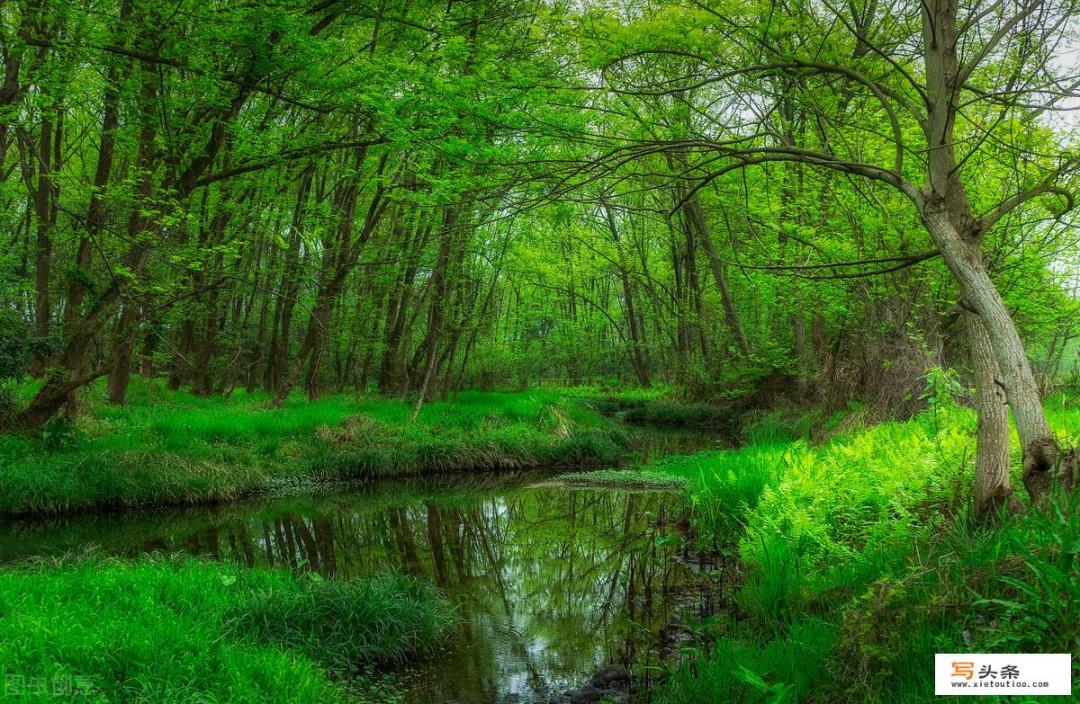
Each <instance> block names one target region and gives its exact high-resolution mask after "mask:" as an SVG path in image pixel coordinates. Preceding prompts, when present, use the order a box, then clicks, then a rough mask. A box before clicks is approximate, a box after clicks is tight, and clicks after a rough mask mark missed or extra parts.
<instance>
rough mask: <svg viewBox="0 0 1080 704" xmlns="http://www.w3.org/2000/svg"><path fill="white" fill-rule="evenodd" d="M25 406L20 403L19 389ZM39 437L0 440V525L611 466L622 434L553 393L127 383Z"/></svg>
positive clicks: (98, 391) (98, 395) (623, 441)
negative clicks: (398, 482) (320, 489)
mask: <svg viewBox="0 0 1080 704" xmlns="http://www.w3.org/2000/svg"><path fill="white" fill-rule="evenodd" d="M24 391H25V392H26V393H28V392H29V390H24ZM82 402H83V404H84V411H83V413H82V414H81V415H80V416H79V418H77V419H76V420H75V421H73V422H68V421H66V420H63V419H58V420H56V421H54V422H52V423H50V425H49V426H47V427H46V428H45V430H44V432H43V433H41V434H40V436H30V435H18V434H7V435H0V513H8V514H30V513H41V514H47V513H59V512H64V511H73V510H88V509H102V508H121V507H134V506H164V505H186V504H200V503H213V502H219V501H227V500H231V499H236V498H239V497H242V496H245V495H251V494H257V493H262V492H268V491H276V490H289V489H292V490H303V488H304V487H305V486H307V485H310V484H311V483H312V482H319V481H341V480H356V479H370V478H373V477H383V476H402V475H409V474H424V473H430V472H442V471H464V470H469V471H473V470H478V471H495V470H504V469H519V468H526V467H537V466H565V467H568V468H581V467H589V466H596V465H603V464H611V463H614V462H616V461H617V460H618V459H619V457H620V456H621V455H622V453H623V452H624V451H625V449H626V447H627V445H628V443H629V436H630V433H629V432H628V431H627V430H626V429H625V428H623V427H620V426H619V424H617V423H615V422H612V421H608V420H605V419H604V418H602V417H601V416H600V415H599V414H598V413H596V412H594V411H592V410H589V409H586V408H584V407H583V406H582V405H581V404H580V403H578V402H575V401H574V400H572V399H571V398H570V397H568V396H566V395H564V394H562V393H560V392H557V391H536V392H522V393H478V392H466V393H462V394H461V395H460V397H459V398H458V400H457V401H454V402H434V403H429V404H425V405H424V406H423V408H421V410H420V413H419V415H418V416H417V418H416V421H415V422H413V421H411V419H410V416H411V413H412V407H411V405H410V404H408V403H405V402H403V401H398V400H391V399H381V398H372V399H356V398H353V397H348V396H329V397H326V398H324V399H321V400H319V401H316V402H314V403H309V402H307V401H306V399H301V398H298V397H297V398H294V399H290V400H288V401H286V403H285V405H284V406H283V407H282V408H278V409H275V408H271V407H270V406H269V397H268V396H267V395H265V394H251V395H248V394H245V393H243V392H237V393H236V394H234V395H233V396H231V397H230V398H227V399H226V398H221V397H211V398H201V397H197V396H193V395H191V394H188V393H186V392H180V391H169V390H168V389H166V388H165V386H164V384H163V382H159V381H146V380H142V379H137V380H135V381H134V382H133V384H132V388H131V391H130V392H129V403H128V405H127V406H124V407H113V406H109V405H107V404H106V403H105V402H104V399H103V388H102V385H100V384H99V385H96V386H94V387H91V388H89V389H88V390H87V391H86V392H85V393H84V394H83V396H82Z"/></svg>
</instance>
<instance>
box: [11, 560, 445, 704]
mask: <svg viewBox="0 0 1080 704" xmlns="http://www.w3.org/2000/svg"><path fill="white" fill-rule="evenodd" d="M0 614H3V617H4V628H2V629H0V662H3V663H4V668H3V671H2V672H0V680H2V681H0V692H3V693H4V694H5V695H7V696H12V697H14V698H16V699H19V700H20V701H37V700H48V699H50V697H61V698H67V699H69V700H79V701H144V702H188V701H229V702H266V701H279V702H280V701H311V702H316V701H317V702H344V701H350V702H365V701H388V700H389V697H388V696H387V694H388V692H387V688H388V687H392V685H387V684H385V683H382V682H380V681H379V677H378V676H377V675H376V674H375V672H374V671H373V670H371V668H373V667H376V666H378V665H388V664H392V663H400V662H402V661H404V660H405V659H407V658H411V657H414V656H417V655H423V654H426V653H430V652H431V651H432V649H433V648H434V647H435V646H436V645H437V644H438V643H439V642H440V640H441V639H442V637H443V636H444V635H445V634H446V632H447V631H448V630H449V628H450V627H451V626H452V625H453V624H454V623H455V619H456V615H455V613H454V611H453V609H452V608H451V607H450V605H449V603H448V602H447V601H446V600H445V599H444V598H443V597H441V596H439V595H438V594H437V593H436V592H435V590H434V589H433V588H430V587H428V586H425V585H423V584H421V583H419V582H416V581H414V580H411V579H408V578H406V577H400V576H390V575H387V576H380V577H373V578H369V579H363V580H353V581H329V580H322V579H319V578H318V577H317V575H315V576H304V575H298V574H294V573H290V572H285V571H280V570H270V569H246V568H242V567H238V566H235V565H230V564H227V563H209V562H202V561H198V560H195V559H191V558H166V557H163V556H153V557H150V558H143V559H140V560H136V561H126V560H112V559H106V558H100V557H91V558H83V559H76V558H65V559H62V560H59V561H39V562H34V563H29V564H17V565H14V566H7V567H4V568H3V569H0ZM369 694H370V695H372V696H370V697H369V696H368V695H369ZM375 695H377V696H375Z"/></svg>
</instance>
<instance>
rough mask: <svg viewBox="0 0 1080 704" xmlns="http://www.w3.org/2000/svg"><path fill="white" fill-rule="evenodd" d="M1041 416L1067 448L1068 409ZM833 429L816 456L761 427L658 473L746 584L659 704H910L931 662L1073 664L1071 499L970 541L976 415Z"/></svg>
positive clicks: (1076, 557)
mask: <svg viewBox="0 0 1080 704" xmlns="http://www.w3.org/2000/svg"><path fill="white" fill-rule="evenodd" d="M1046 407H1047V411H1048V413H1049V418H1050V422H1051V425H1052V427H1053V428H1054V429H1055V431H1056V432H1058V434H1059V435H1060V437H1061V438H1062V440H1063V441H1064V442H1065V443H1066V445H1067V446H1071V445H1073V444H1075V441H1076V438H1077V435H1078V434H1080V406H1078V404H1077V401H1076V400H1075V398H1073V397H1069V396H1055V397H1053V398H1050V399H1048V400H1047V402H1046ZM829 424H830V426H831V430H830V431H829V432H828V433H827V434H828V435H830V436H831V439H829V440H828V441H826V442H824V443H823V444H820V445H813V444H810V443H808V442H807V441H806V440H793V441H792V440H785V439H784V438H785V437H786V436H787V434H788V431H787V430H785V429H781V430H780V431H779V432H772V433H771V432H768V431H767V428H766V427H765V425H764V424H763V423H759V428H758V433H759V435H758V437H759V438H760V440H759V442H758V443H756V444H752V445H749V446H746V447H743V448H740V449H737V450H732V451H726V452H708V453H700V454H698V455H695V456H692V457H687V458H671V459H668V460H665V461H662V462H660V463H658V464H657V465H654V468H655V469H657V470H658V471H664V472H668V473H672V474H678V475H681V476H685V477H687V478H688V479H690V480H691V482H692V489H691V494H692V500H693V506H694V522H695V524H696V525H697V526H698V528H699V529H700V530H701V532H702V534H703V539H705V540H711V541H712V542H713V543H714V544H717V545H728V546H731V549H735V550H737V551H738V554H739V557H740V558H741V565H742V569H743V580H742V583H741V585H740V586H739V587H738V589H737V591H736V593H735V594H734V600H735V602H736V605H737V614H738V615H739V618H737V619H732V618H729V619H717V620H716V621H714V622H713V623H711V624H710V625H709V626H708V627H707V629H706V631H707V635H708V637H707V638H706V640H705V641H704V642H703V644H702V645H701V650H700V651H699V654H698V656H697V657H695V658H692V659H690V660H689V661H687V662H686V663H684V665H683V666H681V667H680V668H678V669H677V670H675V671H674V672H673V673H671V677H670V678H669V679H668V685H667V688H666V690H665V692H664V693H663V696H662V701H664V702H669V703H671V704H676V703H677V704H696V703H698V702H702V703H704V702H772V703H777V702H795V701H851V700H852V699H851V697H850V693H851V692H860V694H859V695H858V696H857V698H856V699H854V700H855V701H866V702H882V703H892V702H895V703H897V704H915V703H917V702H920V703H921V702H925V701H928V700H929V699H930V698H931V694H932V690H933V687H932V677H933V668H932V664H929V663H932V657H931V656H932V654H933V653H935V652H1073V653H1080V629H1077V628H1076V623H1077V622H1078V620H1080V554H1078V553H1080V497H1075V496H1074V497H1072V498H1067V497H1059V498H1058V500H1057V502H1056V503H1055V504H1054V505H1053V507H1052V510H1050V511H1048V512H1046V513H1041V512H1029V513H1027V514H1025V515H1022V516H1015V517H1012V518H1009V519H1008V520H1005V521H1003V522H1002V523H1001V524H999V525H997V526H990V527H987V526H982V525H979V524H976V523H974V522H973V521H972V520H971V519H970V517H969V513H970V511H969V501H970V489H971V482H972V471H973V467H972V465H973V456H974V439H973V438H974V424H975V418H974V414H973V413H972V412H971V411H969V410H967V409H962V408H958V407H955V406H952V405H945V406H942V407H939V408H938V409H937V410H936V411H927V412H926V413H923V414H921V415H919V416H917V417H915V418H912V419H910V420H908V421H905V422H890V423H882V424H879V425H874V426H870V427H858V423H857V422H836V421H835V419H833V420H831V421H830V423H829ZM1016 445H1017V443H1016V442H1015V437H1014V449H1015V447H1016ZM1015 459H1016V463H1015V465H1016V466H1015V472H1016V476H1014V483H1015V484H1016V486H1017V487H1020V491H1021V493H1022V484H1021V483H1020V477H1019V457H1018V456H1016V457H1015ZM1074 679H1076V677H1075V671H1074ZM1077 686H1078V684H1074V688H1075V687H1077ZM1012 700H1013V701H1020V698H1015V697H1014V698H1012Z"/></svg>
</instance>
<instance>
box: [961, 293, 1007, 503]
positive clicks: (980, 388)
mask: <svg viewBox="0 0 1080 704" xmlns="http://www.w3.org/2000/svg"><path fill="white" fill-rule="evenodd" d="M963 316H964V328H965V331H966V333H967V339H968V347H969V351H970V354H971V367H972V371H973V372H974V382H975V411H976V413H978V430H977V431H976V441H975V448H976V449H975V515H976V517H978V518H980V519H987V518H992V517H993V516H994V515H995V514H996V513H997V512H998V511H1000V510H1001V509H1002V508H1003V507H1004V506H1005V505H1006V504H1007V503H1008V502H1009V499H1010V498H1012V495H1013V490H1012V487H1010V486H1009V414H1008V411H1007V410H1006V409H1007V407H1006V405H1005V404H1006V400H1005V392H1004V390H1003V389H1002V388H1001V386H1000V384H999V382H1000V377H1001V372H1000V370H999V369H998V363H997V358H995V357H994V348H993V347H992V346H991V344H990V336H989V335H988V334H987V333H986V328H985V327H983V324H982V321H981V320H980V319H979V316H978V315H976V314H975V313H973V312H971V311H967V312H965V313H964V314H963Z"/></svg>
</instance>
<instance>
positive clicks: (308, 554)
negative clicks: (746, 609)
mask: <svg viewBox="0 0 1080 704" xmlns="http://www.w3.org/2000/svg"><path fill="white" fill-rule="evenodd" d="M447 481H449V480H443V484H444V485H443V486H438V487H435V486H420V487H416V486H412V487H406V488H404V489H403V488H400V487H390V488H387V487H383V488H382V489H377V490H371V491H352V492H348V493H340V494H332V495H327V496H321V497H306V498H303V499H281V500H276V501H268V502H259V503H248V504H240V505H233V506H229V507H223V508H218V509H203V510H188V511H183V512H176V513H175V514H172V515H169V516H166V517H161V516H160V515H159V516H155V517H149V516H145V515H144V516H141V517H140V516H138V515H136V516H130V515H126V516H116V517H111V518H110V517H101V516H99V517H87V518H85V519H71V520H67V521H61V522H52V523H48V524H41V523H37V524H34V523H24V524H21V525H20V526H16V527H13V528H12V529H10V530H11V532H14V533H16V534H17V536H16V535H11V536H9V537H11V538H12V539H13V540H8V541H5V542H6V543H7V544H8V545H11V544H20V545H36V546H37V548H36V550H37V552H38V553H44V552H49V551H51V550H55V549H71V548H77V547H80V546H83V545H86V544H90V543H96V544H98V545H100V546H101V547H102V548H103V549H105V550H106V551H110V552H116V553H127V554H131V553H138V552H144V551H150V550H163V551H170V552H175V551H183V552H191V553H196V554H201V555H208V556H212V557H214V558H216V559H223V560H235V561H238V562H242V563H244V564H248V565H269V566H284V567H288V568H290V569H296V570H310V571H315V572H318V573H320V574H322V575H323V576H325V577H328V578H338V579H348V578H351V577H355V576H361V575H366V574H371V573H374V572H381V571H387V570H391V571H401V572H405V573H407V574H410V575H414V576H416V577H417V578H420V579H426V580H430V581H432V582H434V583H435V584H437V585H438V586H439V587H440V588H442V589H443V590H444V591H445V592H446V594H447V595H448V596H449V597H450V598H451V599H452V600H453V601H454V602H455V603H457V604H458V605H459V609H460V612H461V615H462V624H461V626H460V628H459V629H458V631H457V633H456V634H455V635H454V636H453V637H452V638H451V639H450V641H449V642H448V643H447V645H446V647H445V648H444V649H443V651H442V652H440V653H439V654H437V655H436V656H435V657H434V658H432V659H431V661H429V662H427V663H423V664H421V665H420V666H419V667H418V668H416V669H415V670H414V671H412V672H409V673H404V676H405V677H406V678H407V680H408V682H409V683H410V684H409V687H410V693H409V696H408V701H410V702H417V703H418V704H423V703H425V702H434V703H438V704H441V703H442V702H444V701H447V700H456V701H458V702H462V703H464V702H468V703H470V704H472V703H476V704H479V703H481V702H497V701H500V699H503V698H506V697H512V696H513V695H520V697H521V698H522V699H523V700H524V701H529V700H531V699H533V698H534V697H536V696H538V695H542V694H543V693H544V692H547V691H560V690H562V689H566V688H568V687H571V686H576V685H577V684H580V683H581V681H582V680H583V679H587V678H588V677H589V675H590V674H591V673H592V672H593V671H594V670H595V669H596V668H597V667H598V666H600V665H602V664H604V663H607V662H618V663H623V664H626V665H630V666H632V667H633V668H634V669H636V671H637V672H638V673H641V672H642V671H643V670H645V669H647V667H648V666H649V665H654V664H656V663H655V660H656V657H657V647H658V644H659V643H660V641H661V640H663V638H664V637H670V634H671V633H672V632H673V630H674V629H673V628H672V624H676V625H677V624H683V623H697V622H699V621H700V620H701V618H703V617H704V616H705V615H708V614H709V613H710V612H711V611H712V610H713V609H714V607H715V604H714V598H713V597H712V594H713V589H712V588H710V587H707V586H706V585H707V584H708V583H709V580H708V579H706V578H704V577H702V575H701V564H700V562H699V561H698V560H696V559H693V558H694V556H693V555H690V552H689V545H688V543H687V536H686V535H685V534H684V532H683V531H682V530H680V529H679V528H678V526H677V523H678V520H677V519H678V518H679V517H680V516H681V515H682V514H683V513H684V512H685V499H684V498H683V497H682V496H681V495H680V494H676V493H665V492H641V491H636V492H635V491H614V490H572V489H565V488H555V487H536V488H529V487H528V485H527V483H526V482H525V481H522V480H519V481H516V482H511V483H509V484H507V483H506V482H505V481H503V482H502V483H501V484H499V485H496V486H479V487H474V488H469V489H465V490H461V489H458V488H454V487H453V486H446V483H447ZM2 557H4V558H11V557H13V555H2ZM688 558H690V559H688Z"/></svg>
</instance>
